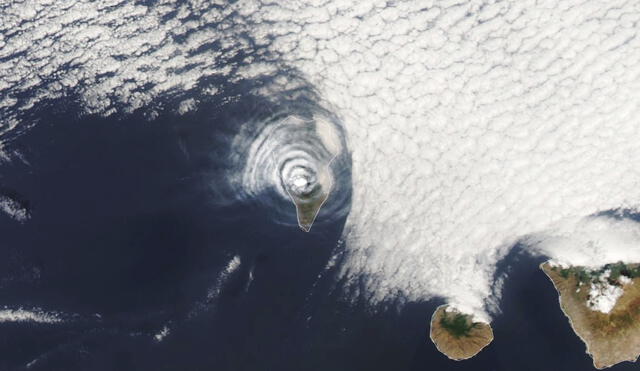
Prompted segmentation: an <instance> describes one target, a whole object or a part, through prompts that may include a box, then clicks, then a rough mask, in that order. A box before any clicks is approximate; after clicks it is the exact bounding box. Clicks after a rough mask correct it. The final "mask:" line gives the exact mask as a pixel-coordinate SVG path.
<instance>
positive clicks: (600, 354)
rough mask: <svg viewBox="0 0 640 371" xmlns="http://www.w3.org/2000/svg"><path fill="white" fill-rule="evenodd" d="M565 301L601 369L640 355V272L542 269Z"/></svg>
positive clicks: (619, 267) (613, 267)
mask: <svg viewBox="0 0 640 371" xmlns="http://www.w3.org/2000/svg"><path fill="white" fill-rule="evenodd" d="M540 268H541V269H542V271H543V272H544V273H545V274H546V275H547V276H548V277H549V278H550V279H551V282H553V285H554V286H555V288H556V290H557V291H558V294H559V296H560V299H559V300H560V307H561V308H562V311H563V312H564V314H565V315H566V316H567V317H568V318H569V322H570V324H571V327H572V328H573V330H574V331H575V333H576V334H577V335H578V337H580V339H581V340H582V341H583V342H584V343H585V344H586V346H587V353H588V354H589V355H591V357H592V358H593V365H594V367H596V368H598V369H603V368H607V367H611V366H613V365H615V364H617V363H620V362H623V361H631V362H635V361H636V360H637V359H638V356H639V355H640V266H639V265H638V264H625V263H622V262H619V263H615V264H607V265H604V266H602V267H600V268H586V267H580V266H572V267H562V266H557V265H552V264H550V263H549V262H547V263H543V264H541V266H540Z"/></svg>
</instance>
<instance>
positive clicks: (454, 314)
mask: <svg viewBox="0 0 640 371" xmlns="http://www.w3.org/2000/svg"><path fill="white" fill-rule="evenodd" d="M430 337H431V341H433V343H434V344H435V345H436V348H438V350H439V351H440V352H441V353H443V354H444V355H446V356H447V357H449V358H450V359H453V360H456V361H460V360H463V359H468V358H471V357H473V356H475V355H476V354H478V353H479V352H480V351H481V350H482V349H483V348H484V347H486V346H487V345H489V343H491V341H493V330H492V329H491V326H490V325H489V324H488V323H483V322H473V318H472V317H471V316H470V315H467V314H464V313H461V312H459V311H457V310H455V309H454V308H451V307H449V306H447V305H442V306H440V307H438V309H436V311H435V312H434V313H433V316H432V317H431V332H430Z"/></svg>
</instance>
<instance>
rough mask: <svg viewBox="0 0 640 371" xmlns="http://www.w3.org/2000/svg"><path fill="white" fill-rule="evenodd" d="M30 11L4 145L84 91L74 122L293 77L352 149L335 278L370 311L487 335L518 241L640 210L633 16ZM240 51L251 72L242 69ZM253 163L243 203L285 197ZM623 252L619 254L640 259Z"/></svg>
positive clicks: (470, 5) (639, 104) (16, 56)
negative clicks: (466, 323)
mask: <svg viewBox="0 0 640 371" xmlns="http://www.w3.org/2000/svg"><path fill="white" fill-rule="evenodd" d="M27 3H28V4H32V5H33V6H30V7H29V6H28V5H25V4H24V3H17V2H16V3H15V4H16V5H15V6H11V5H8V6H5V11H4V14H5V15H4V16H3V19H2V21H0V24H1V25H4V26H0V27H3V28H2V29H1V32H0V33H1V34H2V35H3V38H2V39H0V45H1V48H2V49H1V50H2V51H1V52H0V77H2V78H1V81H3V83H4V86H0V92H2V94H0V96H2V97H3V98H0V110H2V111H1V112H3V113H4V115H5V119H3V132H4V133H7V132H10V131H11V130H14V128H15V127H18V126H19V125H18V123H19V122H20V120H19V117H17V116H15V115H13V114H8V113H7V112H9V111H10V110H26V109H28V108H29V107H30V106H31V105H33V104H35V103H37V102H40V101H46V99H49V98H50V97H55V96H60V95H63V94H64V92H65V91H66V90H65V89H67V90H68V89H73V86H75V85H77V84H80V83H82V84H83V86H85V87H83V88H82V89H81V91H78V92H77V94H78V95H79V96H80V97H81V98H82V99H83V101H84V102H85V105H86V106H87V110H88V111H89V112H98V113H103V114H110V113H113V112H114V110H116V109H117V105H123V106H124V107H125V109H129V110H135V109H137V108H139V107H142V106H145V105H152V102H153V100H154V98H155V97H157V96H161V95H162V94H165V93H168V92H171V91H175V90H189V89H192V88H193V87H194V86H196V85H197V82H198V78H200V77H202V76H214V75H215V76H223V77H225V78H227V79H230V80H234V79H235V80H241V79H246V78H253V77H255V76H258V75H265V74H266V75H269V74H272V73H273V71H275V70H278V69H279V68H280V66H282V65H287V66H291V67H293V68H295V69H297V70H298V71H300V72H301V73H302V74H303V75H304V76H305V78H306V79H307V80H308V81H310V82H311V84H312V85H313V86H314V88H315V89H316V90H317V91H318V92H319V94H320V95H321V96H322V99H323V100H325V101H326V106H327V107H332V112H333V113H334V114H335V115H336V116H338V117H340V119H341V121H342V125H343V127H344V130H345V132H346V137H347V138H348V140H349V149H350V150H351V158H352V161H353V167H352V169H351V172H352V177H353V179H352V181H353V195H352V205H351V212H350V214H349V217H348V220H347V226H346V229H345V230H346V232H345V240H346V244H345V246H346V249H347V256H346V258H345V260H344V262H343V266H342V275H343V277H345V278H346V279H347V281H348V282H353V283H354V284H353V286H352V287H353V289H354V292H355V293H360V294H362V295H365V296H366V297H367V298H369V299H370V300H371V301H372V302H373V303H379V302H384V301H386V300H395V299H400V300H401V301H404V300H409V301H411V300H425V299H429V298H433V297H442V298H445V299H446V300H447V301H449V302H450V303H451V304H453V305H455V306H456V307H458V308H459V309H460V310H463V311H467V312H472V313H474V314H476V316H477V317H478V319H484V320H489V319H490V316H491V312H492V311H493V309H492V308H493V307H492V303H493V302H495V300H496V299H498V298H499V292H498V291H499V290H496V289H495V288H494V282H493V277H494V272H495V265H496V263H497V262H498V261H499V260H500V259H501V258H502V257H503V256H504V255H505V254H506V253H507V252H508V250H509V248H510V247H511V246H513V245H514V244H515V243H516V242H517V241H520V240H521V239H523V238H528V237H527V236H532V235H535V236H543V235H544V234H545V233H546V232H545V231H550V232H549V233H550V236H552V237H550V238H552V239H553V238H555V237H553V236H556V235H557V233H556V232H557V231H556V229H557V228H564V226H566V225H569V227H566V229H564V230H565V232H563V233H564V234H567V233H569V232H570V231H572V230H575V231H579V230H580V229H581V228H582V227H583V226H584V224H582V223H584V222H582V221H581V220H582V218H585V217H588V216H590V215H596V214H598V213H600V212H602V211H606V210H613V209H629V210H637V208H638V206H639V205H640V192H638V189H640V188H639V187H638V186H639V185H640V174H639V172H638V165H637V164H638V163H640V145H638V143H640V122H639V120H640V94H638V91H640V39H639V38H638V35H637V32H638V24H639V22H640V9H638V8H637V6H636V5H635V3H634V2H633V1H622V0H612V1H607V2H601V1H595V0H593V1H574V0H566V1H561V0H548V1H532V0H524V1H516V0H513V1H464V0H463V1H411V0H407V1H384V0H371V1H356V0H342V1H333V0H313V1H280V2H278V1H276V2H274V1H269V2H267V1H260V0H239V1H234V2H230V3H229V4H227V3H226V2H221V1H220V2H215V3H212V4H213V5H211V4H209V5H207V6H205V5H203V4H204V2H200V1H190V2H185V3H184V4H183V5H182V6H180V7H178V11H177V12H175V11H173V9H174V8H176V6H175V5H174V4H172V3H171V2H169V1H161V2H158V3H157V4H156V5H153V6H151V5H149V6H144V5H136V6H116V5H122V4H121V3H120V2H118V1H110V2H109V1H104V2H96V3H83V2H78V3H75V4H73V5H72V4H67V3H66V2H63V1H58V2H57V3H56V2H53V3H55V4H53V5H48V6H47V7H46V9H45V8H44V7H42V6H38V5H37V2H31V3H29V2H27ZM27 7H29V8H30V9H31V10H32V11H30V12H25V11H24V9H26V8H27ZM14 8H15V9H14ZM123 9H125V10H123ZM14 10H15V11H14ZM18 10H20V11H18ZM12 29H15V30H19V31H20V32H17V31H15V32H14V31H11V30H12ZM244 34H249V35H251V37H252V40H251V42H250V43H249V42H247V41H246V40H245V39H243V38H242V37H241V36H239V35H244ZM52 35H53V36H52ZM51 38H53V39H55V40H63V41H65V42H55V43H50V42H49V41H48V40H50V39H51ZM27 40H29V42H27ZM214 41H215V42H218V43H220V45H218V46H219V47H218V48H217V49H216V48H214V49H213V51H211V49H204V48H203V46H206V45H208V43H211V42H214ZM67 49H69V50H67ZM249 49H251V50H254V51H257V52H256V53H258V54H259V55H261V56H262V57H263V58H262V60H261V62H260V63H252V62H251V60H250V58H247V59H244V60H241V61H240V62H238V60H239V58H240V59H241V58H242V51H246V50H249ZM203 50H207V51H203ZM24 55H26V56H27V57H24ZM271 61H273V63H272V62H271ZM61 66H67V68H68V70H66V71H61ZM32 71H38V73H37V74H36V73H34V72H32ZM51 81H53V82H51ZM203 89H205V90H207V89H208V90H207V91H210V92H212V94H214V93H215V91H216V87H215V86H211V87H206V88H203ZM27 93H29V94H30V95H29V97H30V98H29V99H21V100H19V99H18V98H17V97H20V96H21V94H27ZM116 103H117V104H116ZM286 120H295V118H289V119H286ZM278 122H279V123H275V125H284V124H285V123H286V122H287V121H278ZM289 123H290V122H289ZM271 124H274V122H271ZM265 143H268V141H267V142H265ZM330 152H331V151H328V153H326V154H323V155H322V157H323V158H330V156H329V154H330ZM253 155H255V156H256V157H255V158H256V159H257V161H258V163H260V162H261V161H264V162H263V163H264V164H265V166H264V167H263V168H261V169H260V170H259V172H258V173H254V171H253V170H252V169H251V167H249V168H245V167H240V168H241V169H248V170H242V171H244V172H243V173H242V172H241V174H244V178H243V179H245V182H244V183H243V184H245V185H249V187H248V190H249V191H248V192H252V191H253V185H254V184H255V185H259V184H261V183H260V182H261V181H262V180H265V179H269V182H270V183H269V184H275V185H276V190H277V191H278V192H280V193H281V185H278V184H279V183H278V182H279V181H280V180H279V179H278V178H277V177H275V178H273V171H274V169H277V168H278V166H279V165H278V166H276V164H278V162H277V160H274V159H272V158H271V159H269V158H268V157H264V158H263V157H262V155H261V154H260V151H259V149H256V151H255V152H253ZM301 158H302V157H301ZM272 161H275V162H272ZM294 178H295V177H294ZM294 178H289V179H294ZM594 218H596V219H597V218H598V217H594ZM629 223H632V222H630V221H629ZM604 224H605V225H609V224H610V223H608V222H607V223H604ZM558 226H563V227H558ZM618 227H619V226H616V225H613V224H611V228H609V229H606V230H607V232H606V235H607V236H608V237H606V241H609V242H611V243H614V242H615V241H617V240H619V239H616V238H611V237H610V235H611V233H613V232H615V231H616V230H618V229H622V230H624V231H625V232H624V233H626V234H625V236H627V235H628V236H633V238H634V239H635V240H633V241H634V242H640V238H638V236H637V235H636V234H634V233H630V232H629V231H630V229H629V228H631V227H629V228H627V227H625V228H622V227H620V228H618ZM554 228H555V229H554ZM612 231H613V232H612ZM593 238H594V239H596V240H597V239H599V238H600V237H599V235H598V234H595V235H594V236H593ZM625 238H626V237H625ZM570 240H571V241H577V240H575V239H571V238H570ZM531 241H533V239H532V240H531ZM536 241H542V240H541V239H537V240H536ZM544 241H547V240H544ZM544 241H543V242H544ZM543 242H541V244H540V245H539V246H538V248H537V251H542V252H543V253H544V254H547V255H548V256H550V257H552V258H554V257H559V258H565V257H571V259H573V258H574V257H575V256H583V255H584V254H587V255H589V254H590V255H589V256H595V257H603V259H604V260H606V259H608V258H610V257H611V256H612V255H610V254H607V253H604V252H602V253H599V252H598V251H605V250H606V249H600V250H589V248H588V246H587V247H584V246H583V245H581V244H579V245H580V247H579V249H578V250H580V249H581V250H584V252H579V251H578V250H576V253H575V254H568V253H566V251H565V250H564V249H566V248H571V246H573V245H572V244H567V243H560V244H554V243H543ZM592 245H593V246H596V245H597V246H602V244H597V243H596V244H592ZM554 246H556V247H554ZM629 246H633V247H632V248H630V249H628V250H630V251H631V252H629V254H626V253H625V251H626V250H620V249H617V250H616V251H618V252H619V253H616V254H615V257H616V258H627V257H630V258H633V257H634V256H636V255H637V251H636V250H637V249H638V247H637V246H639V244H637V243H631V244H629ZM575 259H577V261H580V259H582V258H580V257H575Z"/></svg>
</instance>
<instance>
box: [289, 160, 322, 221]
mask: <svg viewBox="0 0 640 371" xmlns="http://www.w3.org/2000/svg"><path fill="white" fill-rule="evenodd" d="M330 172H331V170H330V169H329V165H327V166H326V167H325V168H323V169H322V170H321V171H320V172H319V174H316V173H315V172H310V171H309V170H307V169H304V168H297V169H294V170H293V171H292V174H291V177H290V178H289V179H287V181H286V190H287V193H288V194H289V197H290V198H291V201H293V204H294V205H295V206H296V215H297V218H298V225H299V226H300V228H301V229H302V230H303V231H305V232H309V231H310V230H311V226H312V225H313V222H314V221H315V220H316V217H317V216H318V213H319V212H320V208H321V207H322V205H323V204H324V203H325V201H327V198H329V192H330V191H331V188H332V186H333V182H332V180H331V175H330Z"/></svg>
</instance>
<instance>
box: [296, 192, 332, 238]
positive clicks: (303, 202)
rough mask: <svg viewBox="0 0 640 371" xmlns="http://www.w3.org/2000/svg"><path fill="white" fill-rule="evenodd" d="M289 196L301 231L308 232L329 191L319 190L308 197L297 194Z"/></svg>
mask: <svg viewBox="0 0 640 371" xmlns="http://www.w3.org/2000/svg"><path fill="white" fill-rule="evenodd" d="M290 196H291V199H292V201H293V203H294V205H295V206H296V214H297V216H298V225H299V226H300V228H301V229H302V230H303V231H305V232H309V231H310V230H311V226H312V225H313V222H314V221H315V219H316V216H317V215H318V213H319V212H320V208H321V207H322V205H323V204H324V202H325V201H326V200H327V198H328V197H329V193H328V192H324V191H322V190H319V191H318V192H317V193H316V194H314V195H312V196H309V197H304V196H298V195H290Z"/></svg>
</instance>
